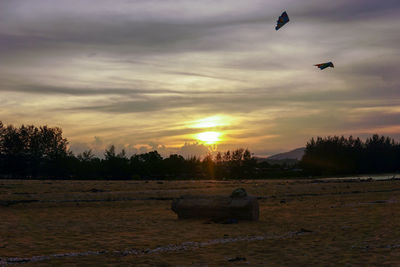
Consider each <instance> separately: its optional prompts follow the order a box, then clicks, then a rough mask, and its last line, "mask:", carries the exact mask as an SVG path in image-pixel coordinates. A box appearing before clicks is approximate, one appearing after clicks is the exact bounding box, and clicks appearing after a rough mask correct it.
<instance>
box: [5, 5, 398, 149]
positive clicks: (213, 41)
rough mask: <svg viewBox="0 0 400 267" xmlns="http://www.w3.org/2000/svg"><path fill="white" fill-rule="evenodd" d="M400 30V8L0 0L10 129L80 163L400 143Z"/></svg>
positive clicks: (7, 117) (386, 6)
mask: <svg viewBox="0 0 400 267" xmlns="http://www.w3.org/2000/svg"><path fill="white" fill-rule="evenodd" d="M285 10H286V11H287V13H288V14H289V17H290V22H289V23H288V24H287V25H285V26H284V27H283V28H281V29H280V30H279V31H275V25H276V20H277V17H278V16H279V15H280V14H281V13H282V12H283V11H285ZM399 29H400V1H399V0H351V1H350V0H335V1H332V0H280V1H276V0H246V1H242V0H219V1H214V0H213V1H211V0H210V1H209V0H202V1H197V0H113V1H109V0H68V1H67V0H65V1H64V0H58V1H54V0H0V103H1V104H0V120H1V121H3V123H5V124H14V125H16V126H19V125H21V124H34V125H37V126H38V125H44V124H46V125H49V126H52V127H54V126H58V127H61V128H62V129H63V132H64V136H65V137H66V138H67V139H68V140H69V141H70V144H71V148H72V149H73V150H74V151H75V152H76V153H79V152H81V151H82V150H83V149H87V148H89V147H90V148H93V149H95V150H102V149H103V148H104V147H106V146H108V145H109V144H115V145H117V147H119V148H122V147H124V148H125V149H126V150H128V152H130V153H135V152H136V153H140V152H145V151H148V150H152V149H157V150H159V151H160V152H162V153H163V154H164V155H167V154H168V153H176V152H179V153H181V154H183V155H189V154H196V153H206V151H207V149H209V144H210V143H212V140H213V138H214V139H218V140H219V141H218V142H216V143H215V144H214V145H213V146H212V149H219V150H226V149H232V148H238V147H248V148H249V149H250V150H251V151H252V152H254V153H255V154H256V155H263V156H266V155H270V154H273V153H276V152H283V151H287V150H290V149H294V148H297V147H301V146H304V145H305V144H306V142H307V141H308V140H309V139H310V138H311V137H313V136H314V137H315V136H327V135H335V134H336V135H342V134H343V135H353V136H360V137H363V138H365V137H368V136H370V135H371V134H373V133H378V134H384V135H390V136H392V137H394V138H395V139H396V140H398V141H400V86H399V85H400V75H399V74H400V62H399V60H400V49H399V48H400V45H399V42H400V31H399ZM327 61H332V62H333V63H334V64H335V68H334V69H332V68H329V69H326V70H324V71H320V70H319V69H317V68H316V67H314V66H313V64H316V63H321V62H327ZM204 132H212V133H211V134H202V133H204ZM207 140H211V141H208V143H207Z"/></svg>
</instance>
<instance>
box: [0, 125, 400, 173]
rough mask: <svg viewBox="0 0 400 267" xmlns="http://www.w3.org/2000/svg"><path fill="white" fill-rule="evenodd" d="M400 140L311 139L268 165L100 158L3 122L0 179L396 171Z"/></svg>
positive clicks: (117, 155)
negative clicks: (285, 159)
mask: <svg viewBox="0 0 400 267" xmlns="http://www.w3.org/2000/svg"><path fill="white" fill-rule="evenodd" d="M399 168H400V144H399V143H398V142H395V141H394V139H392V138H390V137H384V136H379V135H373V136H372V137H371V138H368V139H366V141H362V140H360V139H359V138H353V137H352V136H350V137H348V138H346V137H343V136H341V137H338V136H333V137H325V138H322V137H318V138H316V139H314V138H312V139H311V140H310V141H309V142H308V143H307V146H306V149H305V154H304V156H303V158H302V159H301V160H300V161H299V162H298V163H297V164H294V165H286V164H271V163H269V162H268V161H265V160H259V159H256V158H255V157H253V156H252V154H251V152H250V151H249V150H248V149H243V148H239V149H236V150H233V151H229V150H228V151H226V152H217V153H216V154H214V155H211V154H209V155H207V156H205V157H204V158H199V157H195V156H193V157H189V158H184V157H182V156H181V155H178V154H172V155H170V156H168V157H166V158H163V157H162V156H161V155H160V154H159V153H158V152H157V151H151V152H147V153H143V154H135V155H132V156H130V157H128V156H127V155H126V152H125V150H123V149H122V150H121V151H120V152H117V151H116V149H115V146H113V145H111V146H110V147H108V148H107V149H105V151H104V157H103V158H99V157H97V156H95V155H94V154H93V152H92V150H87V151H84V152H83V153H80V154H78V155H74V154H73V153H72V152H71V151H70V150H69V149H68V140H67V139H66V138H64V137H63V136H62V130H61V129H60V128H57V127H54V128H51V127H48V126H40V127H35V126H33V125H28V126H25V125H22V126H20V127H19V128H17V127H14V126H13V125H3V123H2V122H1V121H0V178H18V179H171V180H172V179H260V178H289V177H302V176H304V177H309V176H310V175H312V176H320V175H351V174H362V173H383V172H397V171H398V170H399Z"/></svg>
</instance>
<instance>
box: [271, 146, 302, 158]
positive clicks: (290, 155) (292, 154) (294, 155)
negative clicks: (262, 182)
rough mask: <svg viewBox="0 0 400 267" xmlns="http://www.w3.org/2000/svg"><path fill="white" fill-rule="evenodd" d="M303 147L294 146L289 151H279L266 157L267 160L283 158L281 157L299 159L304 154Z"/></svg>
mask: <svg viewBox="0 0 400 267" xmlns="http://www.w3.org/2000/svg"><path fill="white" fill-rule="evenodd" d="M305 149H306V148H305V147H300V148H296V149H294V150H291V151H289V152H284V153H279V154H275V155H272V156H270V157H268V158H267V160H283V159H297V160H301V158H302V157H303V155H304V151H305Z"/></svg>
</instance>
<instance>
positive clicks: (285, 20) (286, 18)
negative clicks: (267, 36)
mask: <svg viewBox="0 0 400 267" xmlns="http://www.w3.org/2000/svg"><path fill="white" fill-rule="evenodd" d="M288 22H289V16H288V14H287V13H286V11H284V12H283V13H282V15H280V16H279V18H278V20H277V22H276V23H277V24H276V27H275V30H279V29H280V28H281V27H282V26H283V25H285V24H286V23H288Z"/></svg>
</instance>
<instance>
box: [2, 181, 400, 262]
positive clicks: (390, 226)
mask: <svg viewBox="0 0 400 267" xmlns="http://www.w3.org/2000/svg"><path fill="white" fill-rule="evenodd" d="M238 187H243V188H245V189H246V190H247V192H248V193H249V194H251V195H256V196H259V197H260V199H259V203H260V220H259V221H258V222H239V223H238V224H216V223H207V222H206V221H205V220H185V221H179V220H177V217H176V215H175V214H174V213H173V212H172V211H171V209H170V205H171V200H172V199H173V198H174V197H179V196H180V195H184V194H194V195H201V194H206V195H229V194H230V193H231V192H232V190H233V189H235V188H238ZM399 229H400V181H398V180H391V181H366V182H360V181H358V182H357V181H355V182H339V181H330V182H313V181H308V180H290V181H284V180H279V181H277V180H273V181H260V180H254V181H247V180H246V181H162V182H160V181H148V182H145V181H23V180H0V258H2V259H3V264H5V259H9V258H12V257H19V258H30V257H33V256H46V255H53V254H58V253H72V252H86V251H106V253H102V254H99V255H87V256H67V257H53V258H49V259H46V260H41V261H36V262H26V263H23V264H22V263H20V264H21V265H23V266H43V265H56V264H59V265H77V266H91V265H92V266H104V265H118V264H121V265H135V266H177V265H178V266H243V265H250V266H260V265H261V266H265V265H267V266H271V265H274V266H275V265H290V266H293V265H304V266H305V265H311V264H312V265H345V264H350V265H368V264H371V265H375V264H389V265H399V264H400V231H399ZM288 233H299V234H293V235H290V234H288ZM257 236H264V237H267V238H265V239H261V240H250V241H246V240H238V241H237V242H236V241H233V242H226V243H223V242H222V243H221V242H219V243H218V242H216V243H215V244H208V245H206V246H201V247H197V246H189V247H188V248H186V249H178V250H177V251H174V250H171V251H155V252H154V253H145V251H146V249H155V248H160V247H161V248H163V247H168V246H169V245H174V244H175V245H179V244H182V243H184V242H207V241H210V240H226V239H229V238H237V237H243V238H245V237H249V238H250V237H257ZM133 249H135V250H137V251H144V252H143V253H141V254H139V255H135V254H124V253H120V252H123V251H126V250H133ZM236 257H239V258H245V260H240V261H232V262H231V261H229V259H234V258H236ZM0 265H1V263H0Z"/></svg>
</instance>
